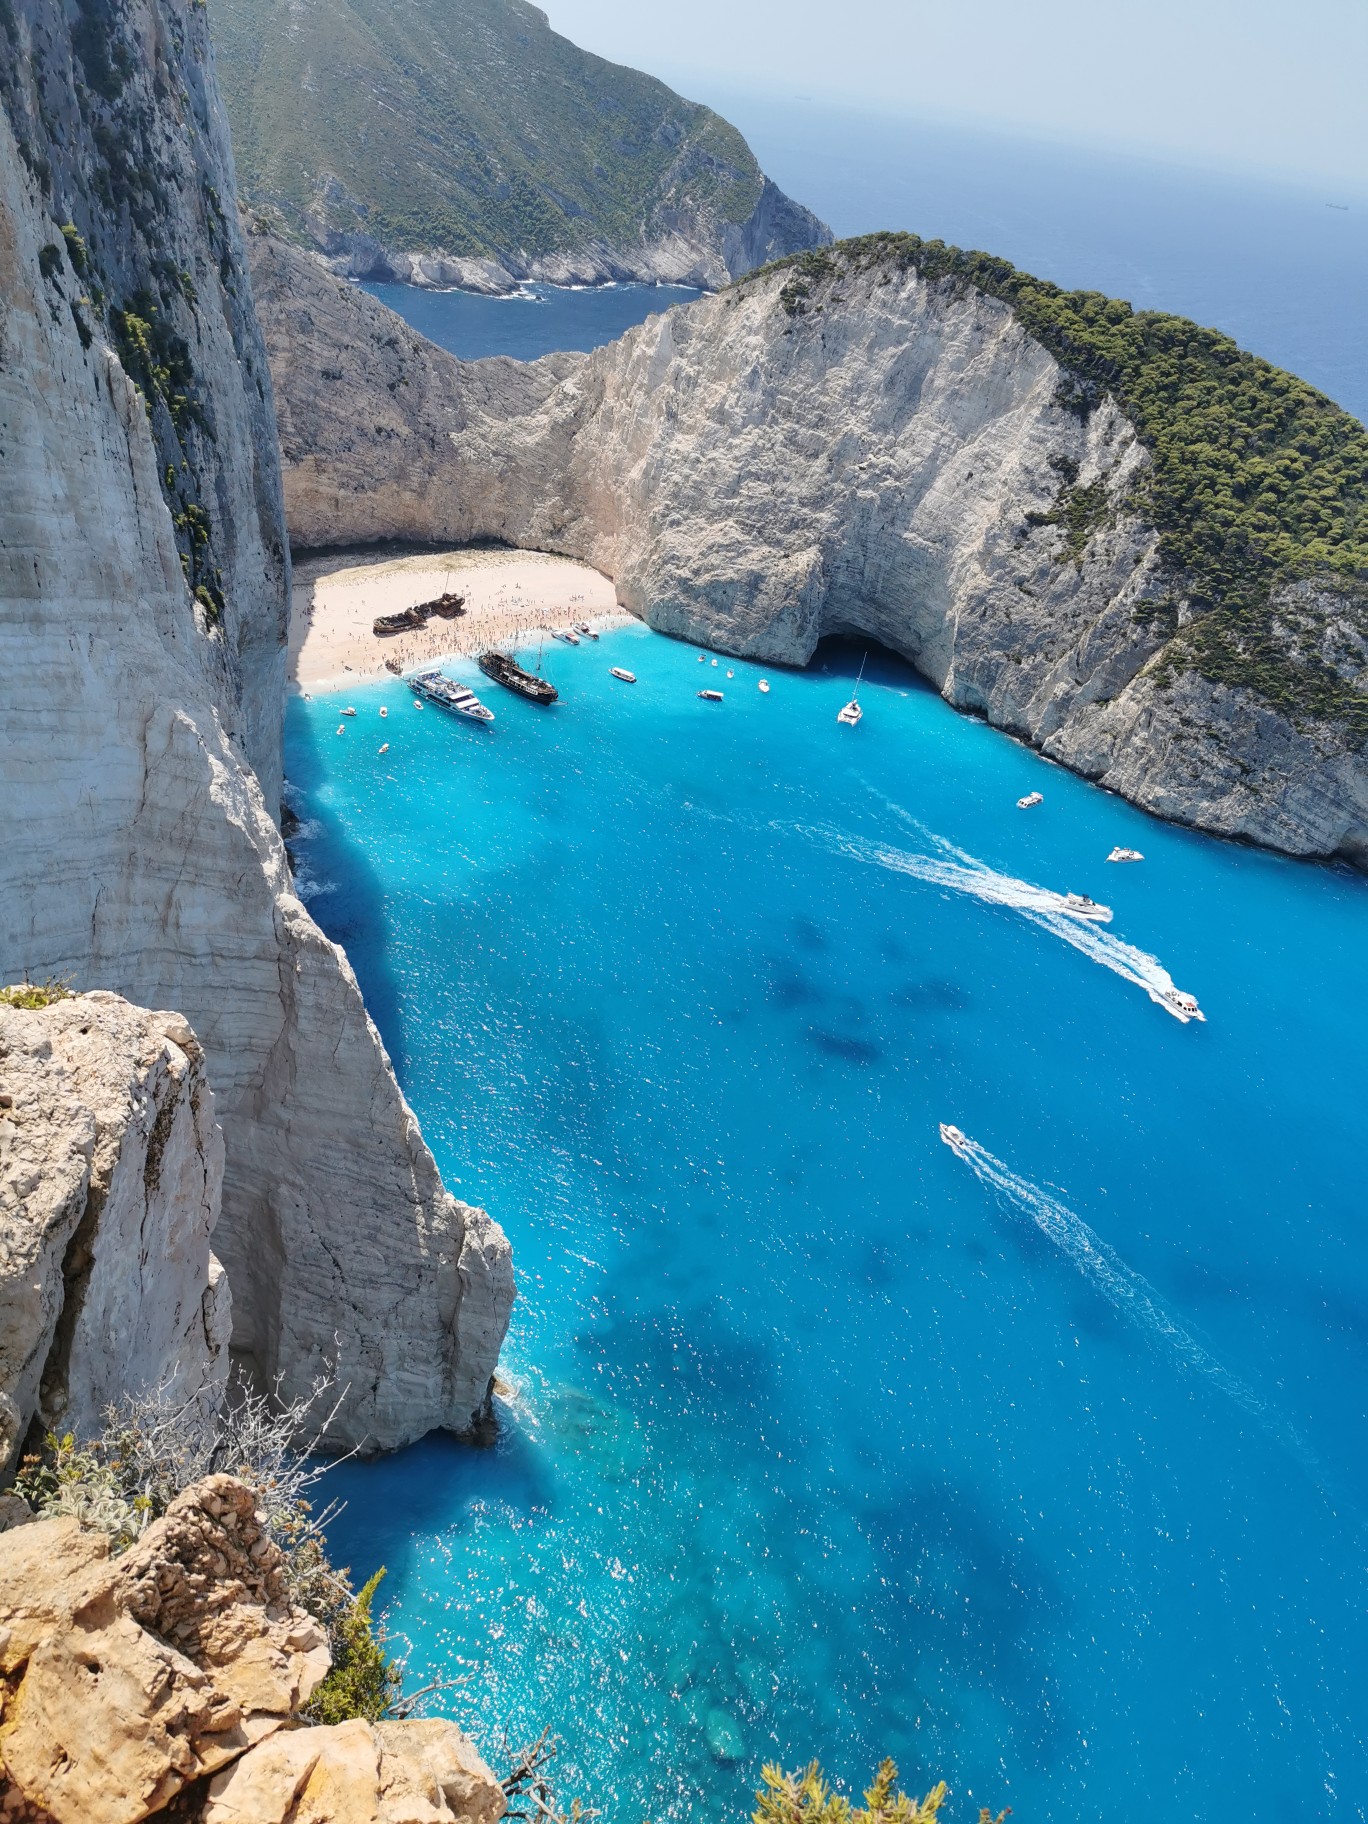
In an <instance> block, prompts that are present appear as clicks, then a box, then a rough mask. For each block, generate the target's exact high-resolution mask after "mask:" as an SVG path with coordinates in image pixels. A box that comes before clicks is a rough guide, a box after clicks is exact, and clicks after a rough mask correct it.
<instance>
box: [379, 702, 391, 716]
mask: <svg viewBox="0 0 1368 1824" xmlns="http://www.w3.org/2000/svg"><path fill="white" fill-rule="evenodd" d="M380 714H381V715H382V716H387V715H388V714H389V711H388V710H387V709H386V708H385V707H384V706H383V704H382V705H381V708H380Z"/></svg>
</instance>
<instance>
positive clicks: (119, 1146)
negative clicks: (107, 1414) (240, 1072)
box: [0, 993, 231, 1467]
mask: <svg viewBox="0 0 1368 1824" xmlns="http://www.w3.org/2000/svg"><path fill="white" fill-rule="evenodd" d="M0 1097H2V1098H3V1104H4V1105H3V1107H0V1388H3V1391H4V1393H5V1395H6V1396H7V1399H8V1402H9V1404H8V1406H7V1408H6V1411H7V1415H8V1424H7V1426H6V1436H5V1438H4V1440H3V1446H4V1467H9V1466H11V1465H12V1463H13V1459H14V1456H15V1453H16V1452H17V1450H18V1448H19V1446H20V1445H21V1444H22V1442H23V1438H24V1434H25V1432H27V1430H28V1428H29V1426H30V1424H31V1423H32V1421H33V1420H34V1419H35V1418H36V1419H37V1420H38V1421H39V1423H40V1425H42V1426H43V1427H44V1428H45V1429H46V1428H52V1427H63V1428H70V1429H72V1430H74V1431H76V1432H78V1433H80V1434H83V1435H87V1434H89V1433H91V1432H92V1431H94V1430H96V1429H97V1428H98V1424H99V1417H100V1414H101V1412H102V1411H103V1409H104V1408H105V1406H106V1405H108V1404H109V1403H110V1402H111V1401H114V1400H116V1399H117V1398H118V1397H119V1396H120V1395H121V1394H123V1393H141V1392H144V1391H151V1390H155V1389H157V1388H162V1387H165V1388H167V1389H168V1390H170V1391H171V1393H172V1395H173V1397H175V1398H176V1399H186V1398H189V1397H191V1396H192V1395H194V1394H195V1393H197V1392H199V1391H200V1390H201V1389H204V1390H205V1391H206V1392H207V1393H208V1394H209V1395H210V1397H214V1394H215V1390H216V1389H217V1388H219V1387H221V1385H222V1383H223V1380H224V1378H225V1376H226V1374H227V1371H228V1335H229V1328H230V1321H231V1301H230V1299H229V1296H228V1289H227V1282H226V1279H225V1277H224V1273H223V1269H222V1267H221V1266H220V1265H219V1262H218V1260H217V1259H216V1258H215V1256H214V1254H213V1252H212V1250H211V1246H210V1237H211V1235H212V1233H213V1230H214V1225H215V1223H216V1222H217V1220H218V1214H219V1203H220V1197H221V1193H222V1186H223V1140H222V1136H221V1134H220V1132H219V1129H218V1124H217V1122H216V1121H215V1119H214V1101H213V1096H212V1093H211V1092H210V1089H209V1083H208V1079H207V1077H206V1074H205V1066H204V1053H203V1051H202V1050H201V1048H200V1046H199V1044H198V1042H197V1040H196V1039H195V1036H194V1034H193V1033H192V1032H191V1030H190V1028H189V1026H188V1025H187V1024H186V1022H185V1021H184V1020H183V1019H182V1018H181V1017H180V1015H179V1014H174V1013H149V1012H148V1011H147V1010H146V1009H145V1008H141V1007H132V1006H130V1005H129V1003H128V1002H127V1001H124V1000H121V999H120V998H119V997H118V996H117V995H113V994H103V993H96V994H84V995H78V996H77V997H76V998H74V999H72V1000H66V1001H58V1002H56V1003H55V1004H54V1005H52V1006H50V1007H46V1008H42V1009H41V1010H35V1011H23V1010H20V1009H16V1008H11V1007H6V1006H3V1005H0Z"/></svg>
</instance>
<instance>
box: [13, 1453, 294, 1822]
mask: <svg viewBox="0 0 1368 1824" xmlns="http://www.w3.org/2000/svg"><path fill="white" fill-rule="evenodd" d="M0 1630H3V1635H0V1639H3V1643H4V1644H3V1647H0V1672H3V1675H4V1679H5V1684H4V1711H3V1716H0V1759H3V1764H4V1771H5V1776H6V1778H7V1781H8V1783H9V1785H10V1786H11V1787H12V1788H14V1789H17V1791H18V1793H19V1794H20V1795H21V1797H22V1799H23V1800H24V1801H25V1803H26V1804H28V1805H29V1806H31V1807H33V1808H35V1809H36V1810H37V1811H38V1812H39V1813H40V1814H41V1815H45V1816H47V1817H50V1818H52V1819H55V1820H56V1824H137V1821H138V1820H140V1819H142V1818H145V1817H149V1816H153V1815H155V1814H156V1813H157V1812H158V1811H160V1810H162V1809H163V1808H164V1807H165V1806H166V1805H167V1804H168V1803H169V1801H170V1800H171V1799H172V1798H173V1797H174V1796H175V1795H176V1794H177V1793H179V1792H180V1791H181V1790H182V1789H183V1788H185V1787H186V1786H188V1785H191V1784H192V1783H193V1782H195V1781H197V1780H200V1779H202V1778H204V1777H205V1776H206V1775H208V1774H211V1773H213V1772H215V1771H216V1770H218V1769H219V1768H222V1767H224V1766H225V1765H227V1764H228V1763H229V1762H231V1761H234V1760H236V1759H237V1758H238V1756H240V1755H242V1754H243V1753H244V1752H246V1750H247V1749H249V1748H250V1747H252V1746H254V1745H255V1744H256V1743H257V1742H260V1741H262V1740H264V1739H265V1738H266V1737H267V1736H268V1735H270V1734H272V1733H273V1732H274V1731H275V1730H277V1729H279V1728H280V1727H281V1726H282V1725H284V1724H286V1723H288V1722H290V1721H291V1720H292V1719H293V1718H294V1716H295V1715H296V1713H297V1711H298V1709H299V1706H300V1705H301V1704H302V1703H303V1702H305V1701H306V1700H307V1698H308V1697H309V1696H310V1695H311V1694H312V1692H313V1691H314V1690H315V1689H316V1688H317V1686H318V1685H319V1683H320V1682H321V1680H322V1679H323V1677H324V1675H325V1674H326V1672H327V1670H328V1666H329V1663H330V1660H329V1655H328V1649H327V1642H326V1639H325V1637H324V1634H323V1631H322V1629H321V1628H320V1627H319V1626H318V1624H317V1622H315V1621H314V1620H313V1618H312V1617H311V1616H309V1615H306V1614H305V1613H304V1612H303V1611H302V1610H299V1609H295V1608H293V1607H292V1605H291V1604H290V1601H289V1597H288V1594H287V1592H286V1590H285V1586H284V1582H283V1578H282V1575H281V1559H280V1554H279V1551H278V1549H277V1548H276V1547H275V1545H274V1544H273V1543H272V1542H271V1540H270V1539H269V1538H268V1537H267V1536H266V1535H265V1534H264V1532H263V1531H262V1529H261V1526H260V1525H259V1523H258V1522H257V1520H256V1518H255V1501H254V1498H253V1496H252V1494H251V1491H250V1490H249V1489H247V1488H246V1487H245V1486H244V1485H243V1484H242V1483H241V1482H238V1481H236V1480H234V1479H233V1478H232V1477H229V1476H213V1477H210V1478H208V1479H207V1480H206V1481H204V1482H201V1483H198V1484H196V1486H195V1487H194V1488H193V1489H190V1490H187V1491H186V1493H185V1494H183V1495H181V1496H179V1497H178V1498H177V1500H175V1501H174V1502H173V1503H172V1504H171V1506H170V1508H169V1509H168V1510H167V1512H166V1514H165V1515H164V1516H163V1518H162V1519H161V1520H158V1521H156V1522H154V1523H153V1525H151V1526H150V1527H149V1528H148V1529H147V1532H146V1533H145V1534H144V1535H143V1537H142V1539H141V1540H140V1541H139V1543H138V1544H137V1545H136V1546H135V1547H134V1548H133V1549H132V1550H131V1551H130V1552H128V1553H126V1554H125V1555H124V1556H123V1557H122V1558H120V1559H115V1560H111V1559H110V1558H109V1556H108V1542H107V1541H106V1540H105V1539H104V1537H103V1535H101V1534H98V1533H90V1532H83V1531H82V1530H81V1528H80V1526H79V1525H78V1523H77V1522H76V1521H75V1520H69V1519H53V1520H38V1521H35V1522H33V1523H32V1524H31V1525H28V1526H24V1527H20V1528H18V1529H17V1530H16V1531H13V1532H9V1533H5V1534H4V1535H0Z"/></svg>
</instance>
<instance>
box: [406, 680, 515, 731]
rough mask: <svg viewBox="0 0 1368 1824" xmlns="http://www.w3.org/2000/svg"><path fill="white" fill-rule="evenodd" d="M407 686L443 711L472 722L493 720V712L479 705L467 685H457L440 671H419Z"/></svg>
mask: <svg viewBox="0 0 1368 1824" xmlns="http://www.w3.org/2000/svg"><path fill="white" fill-rule="evenodd" d="M409 684H410V685H411V686H412V688H413V689H414V690H416V691H419V692H421V694H422V695H423V696H425V697H426V698H427V700H428V702H429V703H438V704H440V705H441V707H442V708H443V709H450V710H453V711H454V712H455V713H456V715H458V716H469V718H470V720H471V721H472V722H492V721H493V720H494V711H493V710H492V709H490V708H489V707H488V706H487V705H486V704H484V703H481V701H480V699H479V698H478V697H477V696H476V695H475V692H474V691H473V690H471V689H470V687H469V685H467V684H458V683H457V682H456V680H455V679H454V678H448V677H446V676H445V675H444V674H443V673H442V672H440V671H420V672H419V673H418V674H417V676H416V677H412V678H410V679H409Z"/></svg>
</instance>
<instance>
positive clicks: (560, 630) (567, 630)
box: [551, 627, 579, 646]
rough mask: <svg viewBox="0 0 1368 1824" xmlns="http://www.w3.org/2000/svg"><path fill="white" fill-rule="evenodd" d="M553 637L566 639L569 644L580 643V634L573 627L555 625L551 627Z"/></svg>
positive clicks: (576, 644) (575, 644)
mask: <svg viewBox="0 0 1368 1824" xmlns="http://www.w3.org/2000/svg"><path fill="white" fill-rule="evenodd" d="M551 638H552V639H553V640H564V641H565V643H566V645H567V646H578V645H579V635H578V634H577V633H576V632H575V630H574V628H573V627H553V628H552V629H551Z"/></svg>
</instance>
